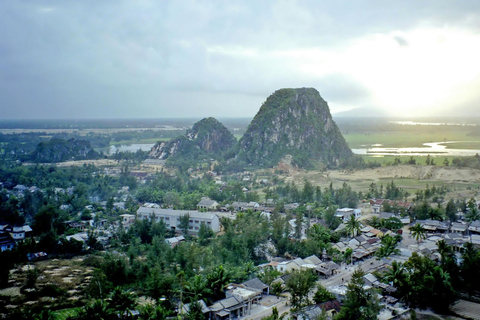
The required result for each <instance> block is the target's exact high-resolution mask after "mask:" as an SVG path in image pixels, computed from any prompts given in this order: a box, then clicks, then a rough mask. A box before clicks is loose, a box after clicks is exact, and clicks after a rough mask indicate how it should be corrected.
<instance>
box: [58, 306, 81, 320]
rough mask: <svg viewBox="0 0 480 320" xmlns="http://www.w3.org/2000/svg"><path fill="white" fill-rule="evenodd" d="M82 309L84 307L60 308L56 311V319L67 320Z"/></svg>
mask: <svg viewBox="0 0 480 320" xmlns="http://www.w3.org/2000/svg"><path fill="white" fill-rule="evenodd" d="M80 310H82V308H69V309H62V310H58V311H55V312H54V317H55V320H66V319H68V318H69V317H74V316H76V315H77V314H78V312H79V311H80Z"/></svg>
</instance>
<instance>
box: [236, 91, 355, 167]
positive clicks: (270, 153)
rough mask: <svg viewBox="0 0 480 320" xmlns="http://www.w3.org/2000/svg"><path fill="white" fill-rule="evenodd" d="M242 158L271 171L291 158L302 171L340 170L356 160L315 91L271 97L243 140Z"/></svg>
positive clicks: (290, 92)
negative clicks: (314, 166) (321, 166)
mask: <svg viewBox="0 0 480 320" xmlns="http://www.w3.org/2000/svg"><path fill="white" fill-rule="evenodd" d="M239 148H240V150H239V158H240V159H243V160H245V161H247V162H248V163H249V164H252V165H259V166H267V167H272V166H274V165H276V164H277V163H278V162H279V161H280V160H281V159H283V158H284V157H285V156H286V155H291V156H292V159H293V162H294V163H295V164H296V165H297V166H299V167H309V166H312V164H313V163H314V162H320V163H322V164H324V165H325V166H337V165H339V164H340V163H341V162H342V160H346V159H348V158H349V157H352V156H353V153H352V151H351V150H350V149H349V148H348V145H347V143H346V142H345V139H344V138H343V136H342V135H341V133H340V130H339V129H338V127H337V125H336V124H335V122H334V121H333V119H332V116H331V114H330V110H329V108H328V105H327V102H326V101H325V100H323V99H322V97H321V96H320V94H319V92H318V91H317V90H315V89H313V88H299V89H280V90H277V91H275V92H274V93H273V94H272V95H270V96H269V97H268V98H267V100H266V101H265V102H264V103H263V105H262V106H261V108H260V110H259V111H258V113H257V115H256V116H255V118H254V119H253V121H252V122H251V124H250V126H249V127H248V129H247V131H246V133H245V135H244V136H243V137H242V139H241V140H240V147H239Z"/></svg>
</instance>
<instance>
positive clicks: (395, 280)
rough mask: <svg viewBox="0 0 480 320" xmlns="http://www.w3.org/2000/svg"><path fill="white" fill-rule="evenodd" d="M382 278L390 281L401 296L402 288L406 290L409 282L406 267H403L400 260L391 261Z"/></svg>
mask: <svg viewBox="0 0 480 320" xmlns="http://www.w3.org/2000/svg"><path fill="white" fill-rule="evenodd" d="M384 279H385V280H387V281H388V282H391V283H392V285H393V286H394V287H395V288H397V290H398V291H399V293H400V295H401V296H403V292H404V291H405V290H404V289H407V290H408V288H407V287H406V286H407V285H408V283H409V282H408V273H407V269H405V266H404V265H403V264H402V263H400V262H397V261H393V262H392V266H391V268H390V269H389V270H388V272H387V274H386V275H385V277H384Z"/></svg>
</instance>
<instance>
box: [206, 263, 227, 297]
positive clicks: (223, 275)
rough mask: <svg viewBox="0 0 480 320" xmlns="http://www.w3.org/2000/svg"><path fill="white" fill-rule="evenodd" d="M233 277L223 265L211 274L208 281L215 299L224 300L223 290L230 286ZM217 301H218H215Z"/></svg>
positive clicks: (208, 275)
mask: <svg viewBox="0 0 480 320" xmlns="http://www.w3.org/2000/svg"><path fill="white" fill-rule="evenodd" d="M231 278H232V275H231V273H230V272H229V271H227V270H226V269H225V268H224V267H223V265H219V266H216V267H215V268H214V269H213V270H212V271H211V272H210V273H209V274H207V280H208V283H209V285H210V289H211V290H212V295H213V297H212V298H213V299H217V300H219V299H221V298H224V296H223V295H224V294H223V289H225V287H226V286H227V285H228V284H229V282H230V280H231ZM214 301H216V300H214Z"/></svg>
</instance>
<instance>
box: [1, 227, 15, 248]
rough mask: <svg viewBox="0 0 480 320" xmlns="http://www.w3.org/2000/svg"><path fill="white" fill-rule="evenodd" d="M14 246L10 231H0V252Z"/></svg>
mask: <svg viewBox="0 0 480 320" xmlns="http://www.w3.org/2000/svg"><path fill="white" fill-rule="evenodd" d="M14 247H15V240H13V238H12V236H11V235H10V233H8V232H6V231H0V252H2V251H5V250H11V249H13V248H14Z"/></svg>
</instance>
